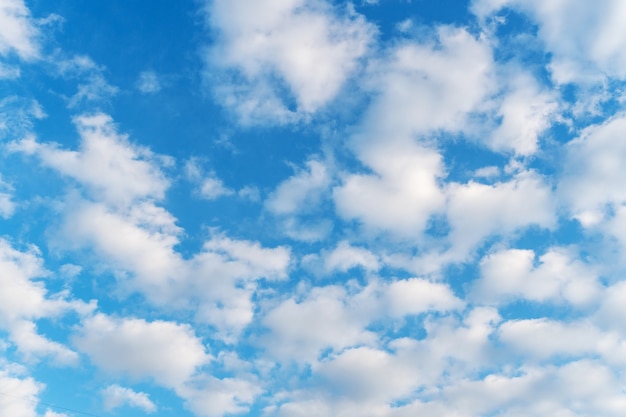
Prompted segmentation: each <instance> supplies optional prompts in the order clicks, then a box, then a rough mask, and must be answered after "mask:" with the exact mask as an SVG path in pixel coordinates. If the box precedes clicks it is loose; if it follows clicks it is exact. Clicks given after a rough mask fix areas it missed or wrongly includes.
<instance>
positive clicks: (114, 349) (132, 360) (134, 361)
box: [73, 313, 211, 388]
mask: <svg viewBox="0 0 626 417" xmlns="http://www.w3.org/2000/svg"><path fill="white" fill-rule="evenodd" d="M73 341H74V344H75V345H76V346H77V348H78V349H79V350H80V351H81V352H83V353H85V354H87V355H88V356H89V357H90V358H91V360H92V361H93V362H94V363H95V364H96V365H98V366H99V367H100V368H101V369H103V370H105V371H107V372H110V373H114V374H126V375H129V376H131V377H133V378H152V379H154V380H155V381H156V382H157V383H158V384H160V385H162V386H164V387H168V388H177V387H180V386H182V384H183V383H185V381H187V380H189V379H190V378H191V377H192V376H193V375H194V374H195V373H196V372H197V371H198V370H199V368H200V367H201V366H203V365H204V364H206V363H207V362H208V361H209V360H210V359H211V357H210V356H209V355H208V354H207V353H206V349H205V347H204V345H203V343H202V341H201V340H200V339H199V338H198V337H197V336H196V335H195V333H194V331H193V329H192V328H191V326H189V325H186V324H178V323H174V322H167V321H153V322H147V321H145V320H142V319H136V318H114V317H109V316H106V315H104V314H101V313H99V314H96V315H95V316H93V317H89V318H87V319H85V320H84V321H83V322H82V324H81V327H80V328H79V329H78V330H77V332H76V334H75V335H74V338H73Z"/></svg>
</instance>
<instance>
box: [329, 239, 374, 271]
mask: <svg viewBox="0 0 626 417" xmlns="http://www.w3.org/2000/svg"><path fill="white" fill-rule="evenodd" d="M323 266H324V271H325V272H326V273H332V272H334V271H339V272H347V271H349V270H350V269H352V268H357V267H361V268H363V269H364V270H366V271H378V270H379V269H380V268H381V262H380V260H379V259H378V257H377V256H376V255H374V254H373V253H372V252H370V251H368V250H367V249H364V248H360V247H356V246H352V245H350V243H349V242H348V241H346V240H342V241H341V242H339V243H337V246H336V247H335V249H333V250H332V251H328V252H326V253H324V260H323Z"/></svg>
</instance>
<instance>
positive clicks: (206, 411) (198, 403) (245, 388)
mask: <svg viewBox="0 0 626 417" xmlns="http://www.w3.org/2000/svg"><path fill="white" fill-rule="evenodd" d="M261 392H262V390H261V388H260V387H259V386H258V383H257V381H249V380H246V379H242V378H224V379H217V378H215V377H212V376H205V377H203V378H199V379H197V380H196V381H194V382H193V383H192V384H187V385H186V386H185V387H183V388H181V389H180V390H179V395H181V396H182V397H183V398H185V399H186V401H187V403H186V405H187V407H188V408H189V409H191V410H192V411H193V413H194V414H196V415H198V416H202V417H222V416H224V415H233V414H240V413H245V412H246V411H249V409H250V405H251V404H252V403H253V402H254V399H255V398H256V397H257V396H258V395H259V394H261Z"/></svg>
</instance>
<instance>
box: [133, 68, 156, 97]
mask: <svg viewBox="0 0 626 417" xmlns="http://www.w3.org/2000/svg"><path fill="white" fill-rule="evenodd" d="M136 85H137V89H138V90H139V91H140V92H142V93H143V94H154V93H158V92H159V91H161V88H162V86H161V82H160V81H159V77H158V76H157V74H156V73H155V72H154V71H143V72H142V73H140V74H139V79H138V80H137V84H136Z"/></svg>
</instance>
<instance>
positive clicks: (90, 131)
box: [11, 113, 169, 205]
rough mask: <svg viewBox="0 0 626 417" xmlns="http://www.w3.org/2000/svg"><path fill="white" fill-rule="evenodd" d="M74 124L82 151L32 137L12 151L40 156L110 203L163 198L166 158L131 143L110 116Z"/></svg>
mask: <svg viewBox="0 0 626 417" xmlns="http://www.w3.org/2000/svg"><path fill="white" fill-rule="evenodd" d="M74 122H75V124H76V127H77V129H78V132H79V134H80V137H81V146H80V149H79V150H78V151H70V150H63V149H59V148H58V147H57V146H55V145H49V144H43V143H39V142H37V141H35V140H34V139H33V138H32V137H31V138H27V139H24V140H22V141H19V142H13V143H12V144H11V149H13V150H14V151H21V152H24V153H26V154H32V155H36V156H38V157H39V158H40V159H41V161H42V163H43V164H44V165H46V166H49V167H51V168H53V169H55V170H56V171H58V172H60V173H61V174H63V175H66V176H68V177H70V178H73V179H75V180H76V181H78V182H79V183H81V184H82V185H84V186H85V187H87V189H88V190H89V191H90V192H91V193H92V194H93V195H94V197H96V198H98V199H102V200H104V201H105V202H107V203H109V204H115V205H127V204H130V203H131V202H133V201H135V200H137V199H143V198H152V199H157V200H158V199H161V198H163V196H164V193H165V190H166V189H167V187H168V185H169V181H168V180H167V179H166V177H165V175H164V174H163V173H162V171H161V167H162V165H163V164H164V162H167V160H166V159H163V158H159V157H158V156H156V155H154V154H152V152H150V151H149V150H148V149H146V148H143V147H140V146H136V145H132V144H131V143H129V142H128V140H127V137H126V136H125V135H120V134H118V133H117V131H116V128H115V125H114V124H113V120H112V118H111V117H110V116H108V115H105V114H102V113H100V114H95V115H89V116H79V117H77V118H75V119H74Z"/></svg>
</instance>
